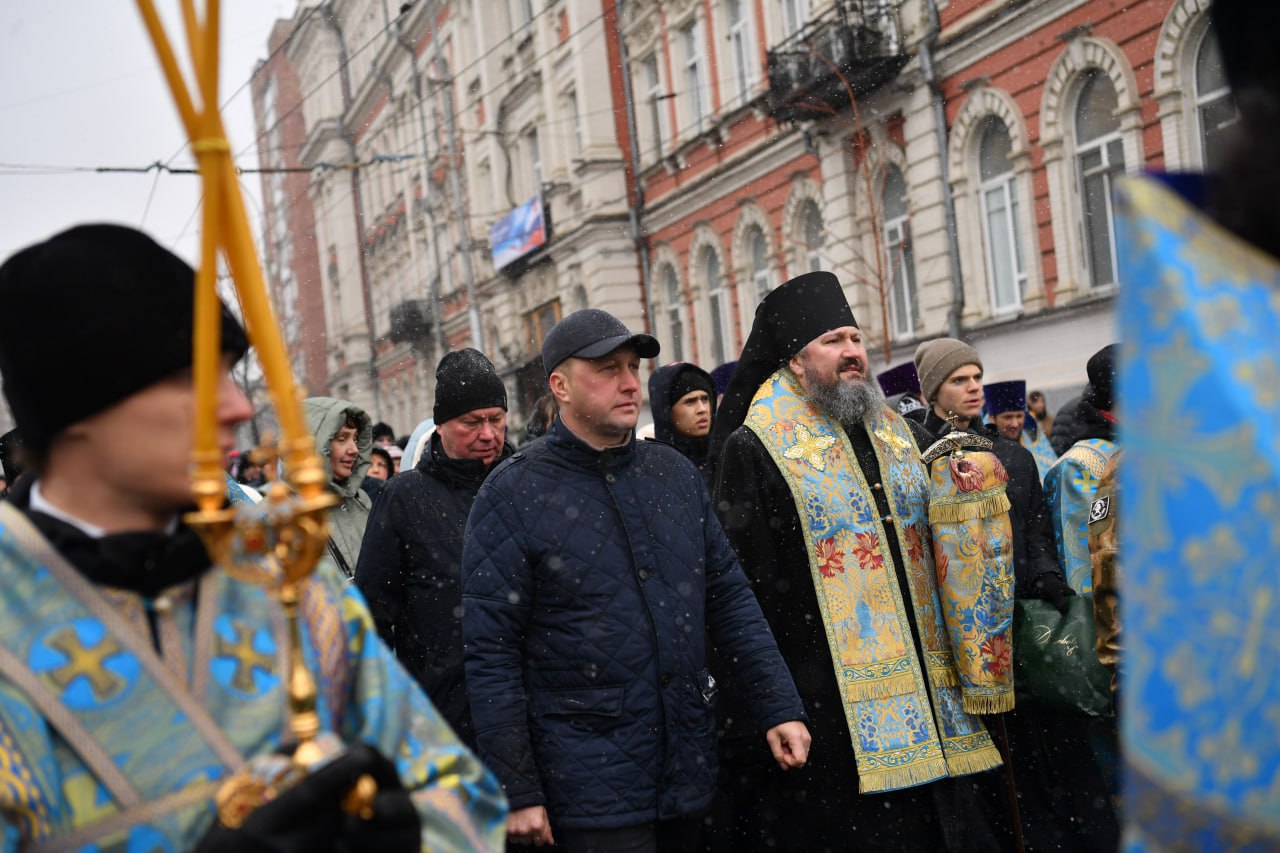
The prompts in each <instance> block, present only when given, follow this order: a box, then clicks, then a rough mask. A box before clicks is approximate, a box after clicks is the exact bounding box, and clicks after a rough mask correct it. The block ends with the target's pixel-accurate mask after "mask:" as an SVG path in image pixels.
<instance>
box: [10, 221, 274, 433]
mask: <svg viewBox="0 0 1280 853" xmlns="http://www.w3.org/2000/svg"><path fill="white" fill-rule="evenodd" d="M194 310H195V271H194V270H193V269H192V268H191V267H190V266H189V265H188V264H187V263H186V262H185V261H184V260H182V259H181V258H179V257H178V256H177V255H175V254H173V253H172V252H170V251H169V250H168V249H165V248H163V247H162V246H160V245H159V244H158V243H156V242H155V241H154V240H152V239H151V238H150V237H148V236H147V235H146V234H143V233H142V232H141V231H137V230H135V229H133V228H127V227H125V226H121V225H79V226H76V227H75V228H72V229H70V230H67V231H63V232H62V233H61V234H57V235H55V236H53V237H50V238H49V239H48V240H46V241H44V242H43V243H37V244H36V245H34V246H28V247H27V248H25V249H23V250H21V251H20V252H18V253H17V254H15V255H13V256H12V257H10V258H9V259H8V260H7V261H5V262H4V265H3V266H0V376H2V377H3V380H4V395H5V398H6V399H7V400H8V401H9V409H10V411H11V412H12V413H13V417H14V420H15V421H17V424H18V428H19V429H20V430H21V431H22V440H23V442H24V443H25V444H26V445H27V447H29V448H31V449H32V450H34V451H36V452H42V451H44V450H47V449H48V447H49V445H50V443H51V442H52V441H53V439H54V437H55V436H57V435H58V433H60V432H62V431H63V430H64V429H66V428H67V427H69V426H71V425H72V424H74V423H77V422H79V421H82V420H84V419H85V418H87V417H89V416H91V415H95V414H97V413H98V412H101V411H103V410H104V409H107V408H110V407H111V406H113V405H114V404H116V403H118V402H120V401H121V400H123V399H125V398H126V397H128V396H130V395H131V394H134V393H136V392H138V391H141V390H142V389H144V388H146V387H147V386H149V385H152V384H154V383H156V382H158V381H159V380H161V379H163V378H164V377H166V376H169V375H170V374H173V373H175V372H176V371H178V370H181V369H183V368H187V367H190V366H191V360H192V352H191V345H192V337H193V334H194V332H193V328H194V322H193V319H194V318H193V312H194ZM221 325H222V343H221V347H222V351H223V352H224V353H232V354H234V355H235V356H236V357H237V358H239V357H240V356H241V355H243V354H244V352H245V350H246V349H248V346H249V342H248V340H247V339H246V338H245V334H244V329H243V328H241V326H240V323H239V322H238V321H237V320H236V318H235V317H233V316H232V315H231V313H230V312H229V311H228V310H227V308H226V306H225V305H223V306H222V324H221Z"/></svg>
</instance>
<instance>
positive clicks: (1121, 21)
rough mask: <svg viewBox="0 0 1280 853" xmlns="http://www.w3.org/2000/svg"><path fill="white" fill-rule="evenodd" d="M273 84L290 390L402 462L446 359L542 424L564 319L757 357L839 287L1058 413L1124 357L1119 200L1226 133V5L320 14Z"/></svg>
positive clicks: (882, 340)
mask: <svg viewBox="0 0 1280 853" xmlns="http://www.w3.org/2000/svg"><path fill="white" fill-rule="evenodd" d="M268 50H269V52H270V58H269V59H268V60H266V61H265V62H263V63H262V64H261V65H260V66H259V68H258V70H257V73H256V74H255V77H254V80H253V92H254V99H255V109H256V115H257V117H258V123H259V153H260V157H261V159H262V162H263V164H264V166H265V165H274V166H279V167H281V168H283V169H286V170H288V171H283V172H281V171H275V172H272V171H270V170H269V171H268V173H266V174H264V176H263V190H264V192H263V195H264V197H265V199H266V201H265V205H264V207H265V214H266V218H265V223H264V248H265V255H266V259H267V269H268V277H269V280H270V282H271V285H272V287H273V291H274V296H275V299H276V304H277V309H278V311H279V312H280V314H281V315H282V317H283V320H284V324H285V326H286V328H287V329H288V331H289V338H290V342H291V347H292V348H293V353H294V357H295V361H296V364H297V366H298V367H299V373H300V374H301V375H303V376H305V378H306V382H307V384H308V387H309V388H310V389H311V391H312V392H313V393H318V392H320V391H327V392H330V393H333V394H335V395H336V396H339V397H344V398H347V399H350V400H352V401H354V402H356V403H358V404H359V405H361V406H364V407H366V408H368V409H369V410H370V411H371V412H375V413H376V416H377V418H378V419H381V420H387V421H389V422H390V423H392V424H393V425H394V426H395V427H396V428H397V429H400V430H407V429H411V428H412V427H413V425H414V424H416V423H417V421H418V420H420V419H421V418H422V417H425V415H426V413H427V411H428V407H429V403H430V401H431V399H432V396H433V389H432V387H431V386H432V382H433V370H434V366H435V364H436V363H437V361H438V360H439V358H440V356H441V355H442V354H443V353H444V352H446V351H448V350H450V349H455V348H458V347H462V346H476V347H478V348H480V349H482V350H483V351H484V352H485V353H486V354H487V355H489V357H490V358H491V359H492V360H493V362H494V364H495V365H496V366H497V368H498V370H499V373H500V374H501V376H502V377H503V380H504V382H505V383H506V384H507V386H508V390H509V392H510V394H511V399H512V419H513V421H514V422H516V423H520V422H522V421H523V420H524V418H525V417H526V416H527V414H528V412H529V410H530V407H531V405H532V403H533V401H534V399H536V397H537V396H538V394H540V393H541V390H540V389H541V386H542V383H543V375H542V370H541V364H540V361H539V347H540V344H541V340H542V337H543V335H545V333H546V332H547V330H549V329H550V328H551V326H552V325H554V324H555V322H556V321H558V320H559V319H560V318H561V317H563V316H565V315H567V314H568V313H570V312H572V311H574V310H576V309H578V308H582V307H586V306H591V307H598V308H603V309H606V310H608V311H610V312H612V313H614V314H616V315H617V316H618V317H620V318H621V319H622V320H623V321H624V322H626V323H627V324H628V325H629V326H631V327H632V328H645V329H648V330H651V331H653V333H654V334H656V335H657V336H658V338H659V339H660V340H661V342H662V344H663V354H662V356H661V358H660V359H659V361H661V362H667V361H672V360H688V361H693V362H696V363H698V364H700V365H702V366H704V367H706V368H708V369H710V368H712V367H715V366H716V365H718V364H721V363H723V362H726V361H730V360H733V359H734V358H735V357H736V354H737V352H738V351H739V349H740V347H741V345H742V343H743V341H744V339H745V337H746V333H747V331H748V330H749V328H750V324H751V320H752V316H753V312H754V310H755V307H756V305H757V304H758V302H759V300H760V298H761V296H762V295H763V294H764V293H765V292H767V291H768V290H769V289H770V288H772V287H775V286H777V285H778V284H780V283H781V282H783V281H785V280H786V279H787V278H789V277H791V276H794V275H796V274H798V273H800V272H804V271H808V270H811V269H829V270H831V271H833V272H835V273H836V274H837V275H838V276H839V278H840V280H841V281H842V283H843V284H844V286H845V289H846V293H847V295H848V297H849V299H850V302H851V303H852V305H853V308H854V312H855V315H856V317H857V319H858V321H859V323H860V325H861V326H862V327H863V329H864V331H865V332H866V333H867V334H868V337H869V338H870V341H871V343H872V345H873V360H874V362H875V364H876V365H878V367H877V369H880V367H883V366H888V365H890V364H897V363H900V362H902V361H904V360H906V359H908V358H909V357H910V355H911V353H912V351H913V350H914V348H915V346H916V345H917V344H918V343H919V342H920V341H922V340H926V339H929V338H932V337H937V336H940V335H948V334H949V335H952V336H959V337H964V338H966V339H969V340H971V341H973V342H975V344H977V345H979V346H980V347H981V349H982V353H983V358H984V363H985V367H986V370H987V376H988V378H989V379H990V380H993V381H998V380H1002V379H1014V378H1019V379H1026V380H1027V382H1028V387H1033V388H1041V389H1043V390H1044V391H1045V392H1046V393H1047V394H1048V396H1049V398H1050V402H1051V405H1056V404H1058V403H1060V402H1062V401H1064V400H1065V399H1066V398H1067V397H1068V396H1070V395H1071V394H1073V393H1074V392H1075V391H1076V390H1078V388H1079V387H1080V386H1081V385H1082V384H1083V383H1084V373H1083V365H1084V362H1085V361H1086V359H1087V358H1088V356H1089V355H1090V354H1091V353H1093V352H1095V351H1096V350H1098V349H1099V348H1100V347H1102V346H1104V345H1105V344H1107V343H1109V342H1111V341H1113V340H1114V339H1115V338H1116V332H1115V325H1114V319H1113V313H1114V307H1113V305H1114V301H1115V296H1116V292H1117V286H1118V285H1117V282H1116V253H1115V246H1114V240H1115V237H1114V212H1113V210H1112V196H1111V187H1112V184H1113V182H1114V181H1115V180H1116V179H1117V178H1118V177H1119V176H1121V175H1123V174H1125V173H1133V172H1138V171H1140V170H1143V169H1167V170H1179V169H1190V170H1198V169H1201V168H1203V167H1204V166H1205V164H1206V162H1209V161H1211V159H1212V157H1213V154H1214V150H1215V143H1216V141H1217V140H1218V139H1219V134H1220V131H1221V130H1222V128H1224V127H1225V126H1227V125H1229V124H1230V123H1231V121H1233V119H1234V115H1235V113H1234V107H1233V105H1232V103H1231V101H1230V96H1229V95H1228V93H1227V91H1226V83H1225V80H1224V79H1223V77H1222V74H1221V71H1220V69H1219V67H1218V62H1217V59H1216V44H1215V41H1214V39H1213V36H1212V33H1211V32H1210V30H1209V27H1208V18H1207V2H1202V0H1149V2H1140V3H1120V2H1114V0H1026V1H1025V2H1016V3H1014V2H1003V0H950V2H947V0H662V2H659V1H658V0H648V1H647V2H638V0H631V2H623V0H458V2H446V0H418V2H414V3H410V4H404V5H396V4H394V3H391V2H389V0H331V2H329V3H324V4H317V3H308V2H303V3H300V4H299V7H298V9H297V11H296V13H295V14H294V16H293V18H292V19H291V20H287V21H282V22H281V23H280V24H279V25H278V27H277V29H276V31H275V32H274V33H273V35H272V39H271V44H270V45H269V46H268Z"/></svg>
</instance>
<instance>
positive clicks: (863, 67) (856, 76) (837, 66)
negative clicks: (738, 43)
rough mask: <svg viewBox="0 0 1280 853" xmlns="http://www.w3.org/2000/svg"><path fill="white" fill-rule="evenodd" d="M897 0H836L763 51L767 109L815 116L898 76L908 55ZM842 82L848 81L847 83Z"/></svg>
mask: <svg viewBox="0 0 1280 853" xmlns="http://www.w3.org/2000/svg"><path fill="white" fill-rule="evenodd" d="M900 3H901V0H837V2H836V3H834V4H833V6H832V7H831V8H830V9H828V10H827V11H826V12H824V13H823V14H822V15H821V16H820V17H818V18H815V19H813V20H812V21H810V22H809V23H807V24H806V25H805V26H804V28H802V29H801V30H799V31H798V32H796V33H795V34H794V35H792V36H790V37H789V38H787V39H786V40H785V41H783V42H781V43H779V44H778V45H776V46H774V47H773V48H772V49H771V50H769V52H768V70H769V98H768V106H769V113H770V115H772V116H773V117H774V118H775V119H777V120H778V121H799V120H802V119H817V118H821V117H822V116H825V115H831V114H832V113H833V112H836V111H838V110H841V109H843V108H845V107H848V106H849V90H850V89H852V90H853V97H855V98H860V97H863V96H865V95H869V94H871V93H872V92H874V91H876V90H877V89H879V88H881V87H882V86H884V85H885V84H886V83H888V82H889V81H890V80H892V79H893V78H894V77H896V76H897V74H898V72H899V71H900V70H902V67H903V66H904V65H906V64H907V60H908V59H909V58H910V56H909V54H908V53H907V52H906V49H905V47H904V45H903V43H902V38H901V35H900V30H899V25H898V7H899V5H900ZM846 84H847V85H846Z"/></svg>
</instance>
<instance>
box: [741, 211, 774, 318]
mask: <svg viewBox="0 0 1280 853" xmlns="http://www.w3.org/2000/svg"><path fill="white" fill-rule="evenodd" d="M746 244H747V253H748V260H747V263H748V265H749V269H750V270H751V285H752V289H753V290H754V292H755V296H756V302H757V303H758V302H760V301H762V300H763V299H764V298H765V296H766V295H767V294H768V293H769V291H770V290H773V270H771V269H770V268H769V238H768V237H767V236H765V233H764V229H763V228H761V227H760V226H759V225H752V226H751V227H750V228H749V229H748V230H747V239H746ZM757 245H759V246H761V247H762V248H763V249H764V251H763V253H762V254H761V257H760V258H759V260H760V261H761V263H757V258H756V246H757Z"/></svg>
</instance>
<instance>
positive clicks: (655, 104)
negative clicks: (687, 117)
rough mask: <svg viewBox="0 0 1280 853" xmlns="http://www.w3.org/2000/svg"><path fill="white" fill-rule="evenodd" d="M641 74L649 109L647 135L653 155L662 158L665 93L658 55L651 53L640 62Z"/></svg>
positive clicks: (664, 131)
mask: <svg viewBox="0 0 1280 853" xmlns="http://www.w3.org/2000/svg"><path fill="white" fill-rule="evenodd" d="M640 69H641V73H642V74H643V76H644V88H643V91H644V93H645V97H646V103H647V104H648V107H649V133H650V136H651V139H652V142H653V153H654V155H655V156H657V157H661V156H662V152H663V150H664V149H665V148H666V147H667V140H668V139H669V135H668V132H667V117H666V115H665V114H664V113H665V111H666V108H667V107H666V103H667V93H666V91H665V90H664V89H663V88H662V70H661V67H660V65H659V63H658V54H656V53H651V54H649V55H648V56H646V57H644V58H643V59H641V60H640Z"/></svg>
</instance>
